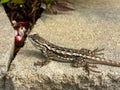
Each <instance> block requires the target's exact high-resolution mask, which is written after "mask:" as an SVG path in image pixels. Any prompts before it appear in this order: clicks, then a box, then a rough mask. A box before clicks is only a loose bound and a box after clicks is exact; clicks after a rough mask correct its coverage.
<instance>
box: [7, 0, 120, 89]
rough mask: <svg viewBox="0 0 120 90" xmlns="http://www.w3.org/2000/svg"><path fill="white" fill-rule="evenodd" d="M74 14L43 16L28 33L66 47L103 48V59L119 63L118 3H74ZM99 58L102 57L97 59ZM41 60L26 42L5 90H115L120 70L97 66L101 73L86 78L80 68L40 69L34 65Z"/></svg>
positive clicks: (50, 66) (94, 0)
mask: <svg viewBox="0 0 120 90" xmlns="http://www.w3.org/2000/svg"><path fill="white" fill-rule="evenodd" d="M73 6H74V7H75V11H71V12H68V13H64V14H58V15H48V14H45V13H44V14H43V15H42V17H41V18H40V19H39V20H38V21H37V23H36V25H35V27H34V29H33V31H32V33H34V32H36V33H38V34H39V35H40V36H42V37H43V38H46V39H47V40H48V41H50V42H52V43H54V44H56V45H59V46H64V47H68V48H76V49H80V48H87V49H94V48H96V47H99V48H105V50H104V57H105V58H106V59H112V60H116V61H118V60H120V56H119V55H120V33H119V32H120V0H75V1H74V5H73ZM101 57H103V56H101ZM44 59H45V58H44V57H43V56H42V55H41V53H40V51H39V50H37V49H35V48H34V47H33V45H32V44H31V43H30V41H29V40H27V41H26V45H25V47H24V48H23V49H21V50H20V52H19V53H18V55H17V56H16V58H15V60H14V61H13V63H12V65H11V68H10V71H9V74H8V78H7V82H6V87H7V88H10V89H7V90H11V89H13V88H14V89H15V90H118V89H119V88H120V84H119V83H120V68H119V67H111V66H105V65H97V66H98V69H97V68H96V69H97V70H99V71H101V73H93V72H91V73H90V76H87V74H86V73H85V71H84V70H83V69H82V68H73V67H71V64H68V63H60V62H56V61H52V62H50V63H49V64H48V65H46V66H43V67H40V66H35V65H34V63H35V62H37V61H42V60H44Z"/></svg>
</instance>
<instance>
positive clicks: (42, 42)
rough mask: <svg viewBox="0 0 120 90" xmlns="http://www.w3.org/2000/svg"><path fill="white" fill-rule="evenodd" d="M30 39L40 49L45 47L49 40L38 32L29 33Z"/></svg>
mask: <svg viewBox="0 0 120 90" xmlns="http://www.w3.org/2000/svg"><path fill="white" fill-rule="evenodd" d="M28 39H29V40H30V41H31V43H32V44H33V45H34V46H35V47H36V48H38V49H40V50H41V49H43V47H45V44H46V43H47V41H46V40H45V39H43V38H42V37H40V36H39V35H38V34H31V35H28Z"/></svg>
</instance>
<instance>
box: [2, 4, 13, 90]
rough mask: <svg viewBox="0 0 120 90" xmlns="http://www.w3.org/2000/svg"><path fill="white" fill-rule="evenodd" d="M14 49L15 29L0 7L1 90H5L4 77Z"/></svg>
mask: <svg viewBox="0 0 120 90" xmlns="http://www.w3.org/2000/svg"><path fill="white" fill-rule="evenodd" d="M13 48H14V29H13V28H12V26H11V23H10V21H9V19H8V17H7V15H6V13H5V11H4V8H3V7H2V6H1V5H0V90H1V89H2V88H3V84H4V79H3V77H4V75H5V73H6V71H7V68H8V64H9V62H10V60H11V57H12V54H13V50H14V49H13Z"/></svg>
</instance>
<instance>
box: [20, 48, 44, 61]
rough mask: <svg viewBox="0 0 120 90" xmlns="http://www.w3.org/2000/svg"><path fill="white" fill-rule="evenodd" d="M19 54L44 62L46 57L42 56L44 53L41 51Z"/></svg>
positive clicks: (26, 51)
mask: <svg viewBox="0 0 120 90" xmlns="http://www.w3.org/2000/svg"><path fill="white" fill-rule="evenodd" d="M23 52H24V53H23ZM19 54H21V55H23V54H24V55H25V56H28V57H32V56H33V57H36V58H37V59H40V60H44V59H45V57H44V56H43V55H42V53H41V52H40V51H36V50H22V52H19Z"/></svg>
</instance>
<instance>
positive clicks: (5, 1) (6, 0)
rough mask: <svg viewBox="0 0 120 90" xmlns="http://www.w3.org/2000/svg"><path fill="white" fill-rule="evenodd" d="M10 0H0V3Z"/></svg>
mask: <svg viewBox="0 0 120 90" xmlns="http://www.w3.org/2000/svg"><path fill="white" fill-rule="evenodd" d="M9 1H10V0H0V4H3V3H7V2H9Z"/></svg>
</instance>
